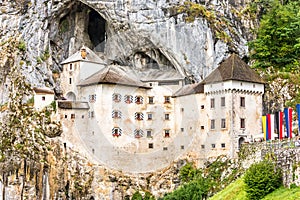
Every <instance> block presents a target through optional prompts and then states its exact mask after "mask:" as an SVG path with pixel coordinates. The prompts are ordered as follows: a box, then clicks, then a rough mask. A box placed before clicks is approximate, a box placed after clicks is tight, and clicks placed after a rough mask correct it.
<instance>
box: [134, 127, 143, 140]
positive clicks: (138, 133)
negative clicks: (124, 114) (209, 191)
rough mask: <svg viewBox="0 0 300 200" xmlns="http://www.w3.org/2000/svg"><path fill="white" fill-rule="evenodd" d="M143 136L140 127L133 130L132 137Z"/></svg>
mask: <svg viewBox="0 0 300 200" xmlns="http://www.w3.org/2000/svg"><path fill="white" fill-rule="evenodd" d="M143 136H144V132H143V130H141V129H135V130H134V137H135V138H141V137H143Z"/></svg>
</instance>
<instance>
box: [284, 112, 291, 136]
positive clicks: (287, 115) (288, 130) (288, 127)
mask: <svg viewBox="0 0 300 200" xmlns="http://www.w3.org/2000/svg"><path fill="white" fill-rule="evenodd" d="M292 112H293V110H292V108H285V109H284V118H285V126H286V136H287V137H288V138H292V137H293V136H292V129H293V127H292Z"/></svg>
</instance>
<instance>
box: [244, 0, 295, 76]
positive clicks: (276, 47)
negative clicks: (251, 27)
mask: <svg viewBox="0 0 300 200" xmlns="http://www.w3.org/2000/svg"><path fill="white" fill-rule="evenodd" d="M299 8H300V2H299V1H284V2H282V1H278V0H274V1H273V2H272V6H271V8H270V9H269V10H268V11H267V12H266V14H265V15H264V16H263V17H262V19H261V22H260V27H259V29H258V32H257V39H255V40H254V41H252V42H250V43H249V48H250V50H251V55H250V56H251V58H252V59H253V60H254V61H255V64H254V66H256V67H259V68H269V67H274V68H275V69H279V70H280V71H293V70H296V69H298V68H299V67H300V11H299V10H300V9H299Z"/></svg>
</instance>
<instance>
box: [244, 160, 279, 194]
mask: <svg viewBox="0 0 300 200" xmlns="http://www.w3.org/2000/svg"><path fill="white" fill-rule="evenodd" d="M281 177H282V176H281V171H280V170H278V169H276V168H275V165H274V164H273V163H272V162H270V161H266V160H265V161H262V162H260V163H256V164H252V165H251V166H250V168H249V169H248V170H247V171H246V173H245V177H244V182H245V184H246V186H245V190H246V192H247V197H248V198H249V199H251V200H252V199H254V200H256V199H262V198H263V197H264V196H266V195H267V194H269V193H271V192H272V191H274V190H275V189H277V188H279V187H280V186H281V185H282V178H281Z"/></svg>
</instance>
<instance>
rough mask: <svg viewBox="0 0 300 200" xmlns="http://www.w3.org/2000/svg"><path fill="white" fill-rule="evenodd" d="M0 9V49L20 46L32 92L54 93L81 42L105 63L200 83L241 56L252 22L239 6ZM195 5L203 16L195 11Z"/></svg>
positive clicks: (23, 0) (44, 0) (92, 4)
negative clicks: (63, 65) (46, 88)
mask: <svg viewBox="0 0 300 200" xmlns="http://www.w3.org/2000/svg"><path fill="white" fill-rule="evenodd" d="M0 5H1V12H2V14H1V16H0V28H1V33H0V40H1V41H0V42H1V45H0V48H1V50H2V52H3V51H5V49H4V48H3V47H2V45H3V43H4V42H7V41H8V40H9V39H10V38H11V37H14V38H15V37H16V38H18V39H19V40H20V41H22V42H24V45H25V47H26V50H25V51H24V54H23V56H22V58H21V60H22V61H23V62H20V65H22V67H23V70H24V73H25V75H26V76H27V77H28V80H29V81H30V82H31V83H33V84H34V85H38V86H39V85H44V84H45V83H47V84H48V83H49V84H50V86H53V87H54V86H55V83H54V81H53V79H52V76H51V74H52V73H51V72H52V71H53V70H55V71H56V70H58V71H59V69H60V66H59V63H60V62H61V61H62V60H63V59H65V58H67V57H68V56H69V55H70V54H72V53H74V51H76V50H78V48H79V47H81V46H82V45H83V44H85V45H87V46H89V47H90V48H92V49H94V50H95V51H97V52H98V54H100V55H103V54H104V55H106V57H107V59H108V62H115V63H119V64H122V65H131V66H135V67H138V66H140V65H141V60H142V59H143V60H145V62H146V64H153V63H154V64H158V65H160V66H163V65H167V66H171V67H174V68H176V69H178V70H179V71H180V72H181V73H183V74H188V75H191V76H194V77H195V79H197V80H200V79H202V78H203V76H205V75H207V74H208V73H209V72H210V71H211V70H212V69H214V68H215V67H216V66H217V64H218V63H219V62H220V61H222V60H223V59H224V57H226V56H227V55H228V54H229V53H231V52H237V53H238V54H239V55H240V56H241V57H243V56H245V55H247V53H248V49H247V47H246V42H247V41H248V40H249V39H251V37H252V36H251V34H250V29H251V28H253V26H254V23H255V22H253V21H251V20H250V18H249V17H247V16H248V15H247V0H246V1H231V0H224V1H208V0H206V1H204V0H201V1H199V2H198V1H197V4H195V3H189V4H184V3H183V2H179V1H173V0H168V1H165V0H159V1H157V0H145V1H123V0H118V1H107V0H103V1H95V0H89V1H87V0H81V1H79V0H77V1H71V0H64V1H62V0H52V1H49V0H31V1H29V0H17V1H6V0H4V1H3V0H2V1H0ZM195 5H196V6H197V5H200V6H201V9H202V7H203V8H204V9H205V10H204V11H203V12H201V13H198V12H199V9H198V8H196V9H195ZM197 9H198V10H197ZM5 56H7V55H5V52H4V57H1V61H2V62H1V63H2V64H1V68H2V70H3V68H5ZM144 64H145V63H144ZM7 67H8V66H6V68H7Z"/></svg>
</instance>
